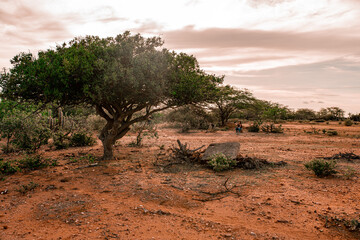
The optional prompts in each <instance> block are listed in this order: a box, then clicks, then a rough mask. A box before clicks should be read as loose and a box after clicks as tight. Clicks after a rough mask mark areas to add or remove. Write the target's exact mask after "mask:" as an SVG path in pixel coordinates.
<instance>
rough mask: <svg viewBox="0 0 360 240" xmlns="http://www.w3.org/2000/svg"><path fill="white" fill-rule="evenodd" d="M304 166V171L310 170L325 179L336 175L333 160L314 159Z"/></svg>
mask: <svg viewBox="0 0 360 240" xmlns="http://www.w3.org/2000/svg"><path fill="white" fill-rule="evenodd" d="M304 166H305V167H306V169H308V170H312V171H313V172H314V173H315V175H316V176H318V177H326V176H330V175H333V174H335V173H337V171H336V170H335V168H336V162H335V161H333V160H330V161H327V160H324V159H315V160H312V161H310V162H307V163H305V164H304Z"/></svg>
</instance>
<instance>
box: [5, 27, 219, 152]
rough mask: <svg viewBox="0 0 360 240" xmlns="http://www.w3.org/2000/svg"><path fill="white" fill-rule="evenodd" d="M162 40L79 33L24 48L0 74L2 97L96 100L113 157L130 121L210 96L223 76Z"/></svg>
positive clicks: (105, 143) (104, 140)
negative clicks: (51, 45) (43, 46)
mask: <svg viewBox="0 0 360 240" xmlns="http://www.w3.org/2000/svg"><path fill="white" fill-rule="evenodd" d="M162 45H163V41H162V40H161V39H160V38H158V37H153V38H144V37H142V36H141V35H139V34H137V35H131V34H130V33H129V32H125V33H123V34H119V35H117V36H116V37H114V38H113V37H108V38H99V37H96V36H87V37H85V38H75V39H73V40H72V41H70V42H69V43H64V44H62V45H58V46H57V47H56V48H55V49H48V50H45V51H40V52H39V53H38V56H37V57H35V56H34V55H33V54H31V53H21V54H19V55H16V56H15V57H14V58H13V59H12V60H11V63H12V65H13V67H12V68H11V69H10V70H9V71H7V72H4V73H2V74H1V79H0V83H1V88H2V93H1V97H3V98H7V99H13V100H17V101H34V102H43V103H57V104H59V105H60V106H64V105H77V104H84V103H85V104H88V105H89V106H94V107H95V108H96V111H97V113H98V114H99V115H100V116H101V117H103V118H104V119H105V120H106V125H105V127H104V128H103V129H102V130H101V132H100V135H99V138H100V140H101V141H102V143H103V146H104V156H103V158H104V159H111V158H113V145H114V143H115V141H116V140H118V139H120V138H122V137H123V136H124V135H125V134H126V133H127V132H128V131H129V130H130V126H131V125H132V124H134V123H136V122H139V121H144V120H146V119H147V118H148V117H149V116H150V115H151V114H153V113H155V112H158V111H161V110H164V109H166V108H169V107H177V106H181V105H185V104H193V103H198V102H202V101H207V100H209V99H211V98H212V97H213V96H214V92H215V90H216V89H217V86H218V84H220V83H221V82H222V80H223V78H222V77H217V76H215V75H209V74H207V73H205V72H204V71H202V70H201V69H200V67H199V64H198V62H197V60H196V58H195V57H193V56H189V55H187V54H185V53H175V52H170V51H168V50H167V49H163V48H161V46H162ZM135 113H137V114H135ZM139 113H140V114H139Z"/></svg>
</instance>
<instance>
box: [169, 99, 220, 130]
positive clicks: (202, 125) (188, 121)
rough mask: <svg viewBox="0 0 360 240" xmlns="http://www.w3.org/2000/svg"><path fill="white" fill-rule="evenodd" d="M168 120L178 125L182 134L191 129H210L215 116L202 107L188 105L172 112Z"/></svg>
mask: <svg viewBox="0 0 360 240" xmlns="http://www.w3.org/2000/svg"><path fill="white" fill-rule="evenodd" d="M167 119H168V121H169V122H171V123H177V124H179V125H180V127H181V131H182V132H188V131H189V130H190V129H208V127H209V125H210V124H211V123H213V122H214V121H215V118H214V116H213V115H211V114H210V113H208V112H207V111H206V110H204V109H203V108H200V107H196V106H192V105H186V106H183V107H181V108H178V109H176V110H174V111H172V112H170V113H169V114H168V116H167Z"/></svg>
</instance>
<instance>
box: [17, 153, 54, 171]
mask: <svg viewBox="0 0 360 240" xmlns="http://www.w3.org/2000/svg"><path fill="white" fill-rule="evenodd" d="M47 166H49V160H48V159H44V158H43V157H42V156H41V155H34V156H26V157H25V158H23V159H21V160H19V165H18V167H19V168H20V169H23V170H37V169H40V168H44V167H47Z"/></svg>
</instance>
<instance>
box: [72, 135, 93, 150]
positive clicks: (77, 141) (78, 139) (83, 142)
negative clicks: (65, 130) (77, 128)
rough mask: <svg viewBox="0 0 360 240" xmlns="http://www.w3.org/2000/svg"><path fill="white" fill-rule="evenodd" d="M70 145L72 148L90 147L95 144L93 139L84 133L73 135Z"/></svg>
mask: <svg viewBox="0 0 360 240" xmlns="http://www.w3.org/2000/svg"><path fill="white" fill-rule="evenodd" d="M70 144H71V146H73V147H83V146H92V145H94V144H95V139H94V138H93V137H91V136H89V135H88V134H86V133H75V134H74V135H72V136H71V139H70Z"/></svg>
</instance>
